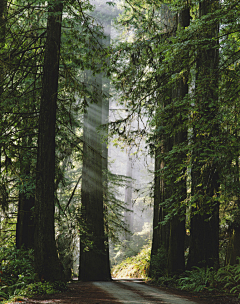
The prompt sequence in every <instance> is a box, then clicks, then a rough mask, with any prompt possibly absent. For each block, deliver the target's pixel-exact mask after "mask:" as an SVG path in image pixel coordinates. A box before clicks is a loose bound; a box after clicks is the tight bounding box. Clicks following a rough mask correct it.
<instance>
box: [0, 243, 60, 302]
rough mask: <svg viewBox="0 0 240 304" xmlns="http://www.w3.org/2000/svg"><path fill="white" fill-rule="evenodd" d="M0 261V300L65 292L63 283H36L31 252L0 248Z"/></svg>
mask: <svg viewBox="0 0 240 304" xmlns="http://www.w3.org/2000/svg"><path fill="white" fill-rule="evenodd" d="M0 260H1V268H0V298H2V299H3V300H11V299H13V298H16V297H18V298H19V297H21V296H32V295H36V294H52V293H56V292H60V291H63V290H66V284H65V283H63V282H53V283H49V282H36V280H37V275H36V274H35V271H34V264H33V263H34V260H33V251H32V250H29V251H26V250H23V249H16V248H14V247H1V248H0Z"/></svg>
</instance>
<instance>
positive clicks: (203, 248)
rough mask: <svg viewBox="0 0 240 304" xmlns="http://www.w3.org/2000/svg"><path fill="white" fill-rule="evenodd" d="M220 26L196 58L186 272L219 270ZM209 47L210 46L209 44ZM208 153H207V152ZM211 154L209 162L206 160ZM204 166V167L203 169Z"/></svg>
mask: <svg viewBox="0 0 240 304" xmlns="http://www.w3.org/2000/svg"><path fill="white" fill-rule="evenodd" d="M218 5H219V2H218V0H214V1H213V0H211V1H210V0H204V1H202V2H200V6H199V14H200V18H201V17H203V16H205V15H207V14H208V13H211V12H214V10H216V9H217V8H218ZM218 29H219V26H218V24H217V23H215V24H214V25H212V26H211V27H208V28H205V29H204V31H202V32H201V38H203V39H209V40H211V45H208V47H207V48H204V49H201V50H199V52H198V56H197V76H196V97H197V98H196V104H195V107H196V108H197V113H199V114H196V115H195V125H194V128H193V143H194V148H193V152H192V170H191V175H192V195H193V196H195V205H196V207H194V208H192V219H191V244H190V250H189V259H188V263H187V268H188V269H190V268H191V267H193V266H199V267H207V266H208V267H212V266H214V267H215V268H217V267H218V266H219V203H218V199H217V197H218V191H219V181H218V170H219V168H218V163H217V159H216V154H217V153H216V152H217V151H216V147H217V144H216V143H215V138H218V132H219V126H218V122H217V118H216V117H217V113H218V106H217V101H218V94H217V88H218V60H219V58H218V57H219V56H218V48H217V45H218V42H217V40H214V38H216V37H217V34H218ZM206 43H209V44H210V42H209V41H207V42H206ZM206 151H208V152H206ZM206 153H207V154H208V155H209V154H211V158H210V157H209V159H208V161H207V162H206V159H207V156H206ZM203 164H204V165H203Z"/></svg>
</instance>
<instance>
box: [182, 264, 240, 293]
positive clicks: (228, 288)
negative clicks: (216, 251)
mask: <svg viewBox="0 0 240 304" xmlns="http://www.w3.org/2000/svg"><path fill="white" fill-rule="evenodd" d="M177 287H179V288H180V289H182V290H189V291H190V290H191V291H196V292H201V291H203V290H208V291H213V290H221V292H225V293H233V294H238V295H239V298H240V264H235V265H233V266H231V265H227V266H224V267H221V268H219V269H218V270H217V271H215V270H213V268H199V267H194V268H193V269H192V270H191V271H186V272H185V273H184V275H183V276H182V277H181V278H179V279H178V280H177Z"/></svg>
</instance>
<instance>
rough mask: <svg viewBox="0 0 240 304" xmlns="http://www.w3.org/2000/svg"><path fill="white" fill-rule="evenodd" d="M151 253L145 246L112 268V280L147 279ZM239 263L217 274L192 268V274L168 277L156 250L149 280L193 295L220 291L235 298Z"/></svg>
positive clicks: (239, 292)
mask: <svg viewBox="0 0 240 304" xmlns="http://www.w3.org/2000/svg"><path fill="white" fill-rule="evenodd" d="M150 252H151V249H150V246H149V245H146V246H145V247H144V248H143V249H142V250H141V251H140V253H139V254H137V255H136V256H133V257H129V258H127V259H125V260H124V261H122V262H121V263H120V264H118V265H116V266H114V267H113V269H112V276H113V277H115V278H133V277H134V278H148V271H149V265H150ZM238 261H239V263H238V264H235V265H233V266H231V265H228V266H224V267H221V268H219V269H218V270H217V271H216V270H214V269H213V268H212V267H210V268H199V267H193V269H192V270H191V271H185V272H184V273H183V274H182V275H180V276H169V275H167V274H166V263H167V260H166V255H165V254H164V252H163V251H162V250H159V252H158V254H157V256H156V257H155V260H154V261H153V262H152V264H153V266H154V269H155V270H154V271H153V274H154V278H152V279H151V278H148V279H149V281H152V282H153V283H155V284H157V285H160V286H171V287H175V288H178V289H182V290H187V291H194V292H202V291H209V292H214V291H216V292H219V291H220V292H221V293H225V294H235V295H238V297H239V298H240V259H238Z"/></svg>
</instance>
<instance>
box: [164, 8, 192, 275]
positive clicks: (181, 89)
mask: <svg viewBox="0 0 240 304" xmlns="http://www.w3.org/2000/svg"><path fill="white" fill-rule="evenodd" d="M189 24H190V12H189V8H186V9H184V10H182V11H181V12H180V13H179V14H178V28H186V27H188V26H189ZM172 94H173V103H175V102H178V101H181V100H183V99H184V97H185V96H186V95H187V94H188V75H184V80H183V78H182V79H180V80H178V81H177V83H176V84H175V88H173V92H172ZM178 110H179V107H178ZM184 112H186V109H181V113H182V116H181V117H180V118H179V119H178V121H177V122H176V124H177V125H178V126H183V125H184V124H185V121H184V118H183V117H184V116H185V117H186V116H187V115H184ZM183 143H185V144H187V129H186V128H182V130H181V131H179V132H178V133H177V134H176V135H175V136H174V146H175V145H180V144H183ZM185 159H186V155H185V153H184V152H179V155H178V160H179V162H180V163H183V162H184V160H185ZM180 175H182V176H184V172H178V171H177V176H176V177H175V180H174V181H173V183H172V188H173V190H172V191H173V193H175V195H176V197H177V199H178V201H179V202H181V201H184V200H185V199H186V197H187V185H186V178H183V179H181V180H180V181H178V182H176V180H177V179H178V178H179V176H180ZM185 234H186V229H185V218H183V216H182V215H181V214H180V212H179V214H178V215H175V216H174V217H173V218H172V219H171V221H170V235H169V250H168V267H167V268H168V273H169V274H173V273H181V272H183V271H184V269H185V259H184V249H185V246H184V242H185Z"/></svg>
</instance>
